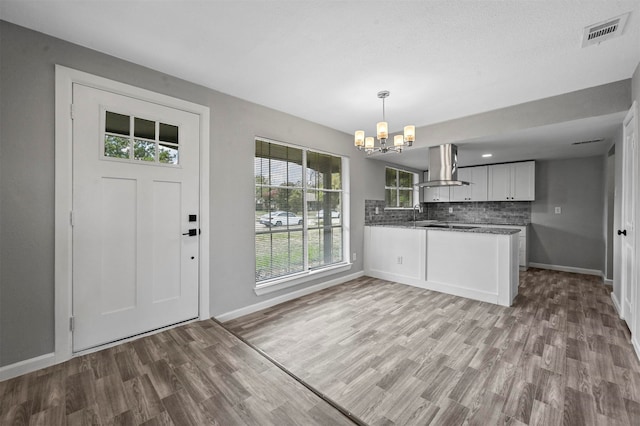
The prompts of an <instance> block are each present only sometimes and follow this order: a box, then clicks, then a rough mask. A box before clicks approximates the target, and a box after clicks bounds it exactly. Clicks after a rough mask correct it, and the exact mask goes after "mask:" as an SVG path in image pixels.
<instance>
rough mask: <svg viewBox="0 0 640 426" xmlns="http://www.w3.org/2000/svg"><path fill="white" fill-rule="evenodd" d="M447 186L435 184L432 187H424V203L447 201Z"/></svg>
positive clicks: (448, 193)
mask: <svg viewBox="0 0 640 426" xmlns="http://www.w3.org/2000/svg"><path fill="white" fill-rule="evenodd" d="M449 195H450V191H449V187H448V186H436V187H434V188H425V189H424V201H425V203H443V202H448V201H449Z"/></svg>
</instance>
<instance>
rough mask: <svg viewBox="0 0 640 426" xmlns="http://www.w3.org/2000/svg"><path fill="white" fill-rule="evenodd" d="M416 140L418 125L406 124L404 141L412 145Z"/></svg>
mask: <svg viewBox="0 0 640 426" xmlns="http://www.w3.org/2000/svg"><path fill="white" fill-rule="evenodd" d="M415 140H416V126H404V141H405V142H406V143H408V144H409V146H411V144H412V143H413V142H414V141H415Z"/></svg>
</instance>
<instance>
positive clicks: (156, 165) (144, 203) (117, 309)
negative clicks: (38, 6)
mask: <svg viewBox="0 0 640 426" xmlns="http://www.w3.org/2000/svg"><path fill="white" fill-rule="evenodd" d="M73 111H74V118H73V217H72V223H73V260H72V261H73V317H74V331H73V351H74V352H77V351H81V350H85V349H88V348H92V347H95V346H99V345H102V344H105V343H109V342H113V341H116V340H119V339H122V338H126V337H130V336H134V335H136V334H139V333H143V332H146V331H150V330H154V329H157V328H160V327H164V326H167V325H171V324H175V323H178V322H181V321H185V320H189V319H193V318H196V317H197V316H198V262H199V260H198V256H199V253H198V238H199V236H198V234H199V226H198V225H199V220H200V217H199V211H198V206H199V199H198V194H199V187H198V182H199V170H198V162H199V159H198V149H199V116H198V115H196V114H193V113H189V112H185V111H181V110H177V109H173V108H169V107H166V106H163V105H159V104H155V103H151V102H146V101H142V100H138V99H135V98H131V97H127V96H122V95H117V94H114V93H111V92H108V91H104V90H99V89H94V88H90V87H87V86H84V85H80V84H76V83H74V84H73ZM190 229H191V230H193V231H191V235H189V230H190ZM184 234H187V235H184Z"/></svg>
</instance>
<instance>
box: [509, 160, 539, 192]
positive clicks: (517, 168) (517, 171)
mask: <svg viewBox="0 0 640 426" xmlns="http://www.w3.org/2000/svg"><path fill="white" fill-rule="evenodd" d="M512 166H513V169H512V174H513V177H512V183H513V185H512V189H511V194H512V195H511V196H512V197H513V198H512V199H513V200H520V201H533V200H534V199H535V180H536V169H535V163H534V162H533V161H527V162H524V163H514V164H513V165H512Z"/></svg>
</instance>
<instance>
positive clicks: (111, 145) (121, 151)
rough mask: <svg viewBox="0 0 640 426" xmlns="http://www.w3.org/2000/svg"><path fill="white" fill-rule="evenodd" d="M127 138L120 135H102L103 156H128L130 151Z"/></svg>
mask: <svg viewBox="0 0 640 426" xmlns="http://www.w3.org/2000/svg"><path fill="white" fill-rule="evenodd" d="M130 145H131V144H130V140H129V138H123V137H120V136H112V135H105V136H104V156H105V157H111V158H127V159H128V158H129V156H130V153H131V146H130Z"/></svg>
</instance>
